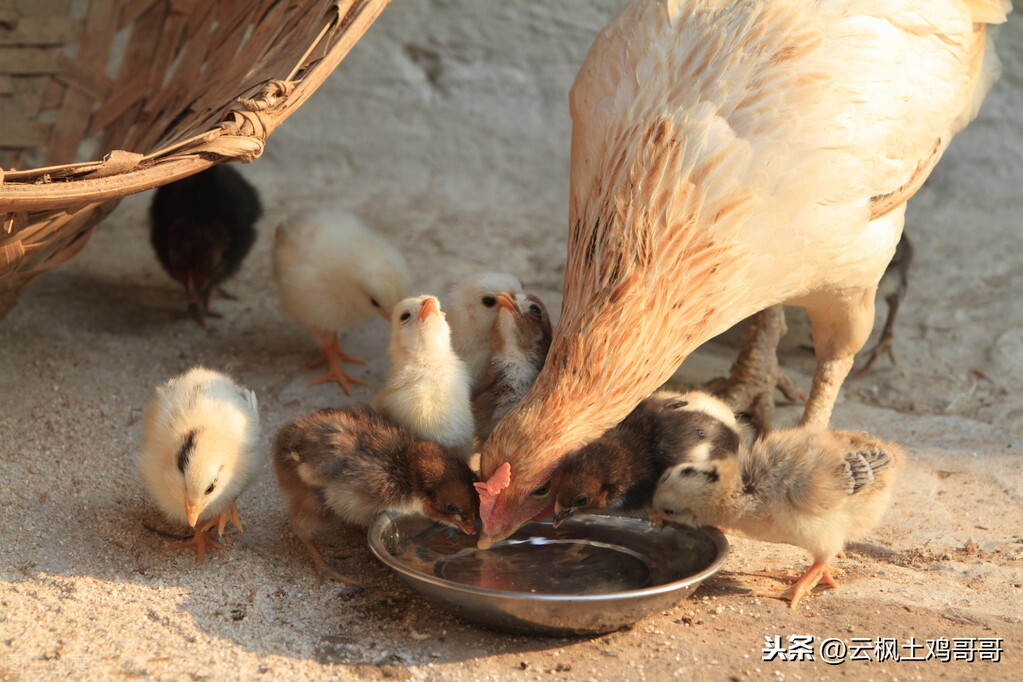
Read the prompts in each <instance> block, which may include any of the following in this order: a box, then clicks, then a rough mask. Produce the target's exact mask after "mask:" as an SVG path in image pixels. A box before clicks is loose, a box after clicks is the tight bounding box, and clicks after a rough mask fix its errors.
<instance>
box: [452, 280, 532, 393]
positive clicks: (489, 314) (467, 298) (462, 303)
mask: <svg viewBox="0 0 1023 682" xmlns="http://www.w3.org/2000/svg"><path fill="white" fill-rule="evenodd" d="M502 291H504V292H506V293H509V294H516V293H521V292H522V282H520V281H519V278H518V277H516V276H515V275H509V274H506V273H503V272H479V273H476V274H474V275H470V276H469V277H466V278H465V279H464V280H462V281H461V282H459V283H458V284H456V285H455V286H454V287H452V289H451V292H450V293H449V294H448V298H447V301H446V302H445V304H444V309H445V310H446V311H447V320H448V325H449V326H450V327H451V346H452V348H454V349H455V352H456V353H458V357H460V358H462V361H463V362H465V368H466V371H467V372H468V373H469V385H470V388H471V389H472V390H473V391H475V390H476V389H477V388H478V387H479V385H480V382H482V381H483V376H484V375H485V374H486V373H487V367H488V365H489V364H490V357H491V355H492V353H493V351H492V350H491V348H490V330H491V329H492V328H493V326H494V320H496V319H497V311H498V306H497V295H498V294H499V293H501V292H502Z"/></svg>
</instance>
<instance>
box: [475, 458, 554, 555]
mask: <svg viewBox="0 0 1023 682" xmlns="http://www.w3.org/2000/svg"><path fill="white" fill-rule="evenodd" d="M483 473H484V475H483V477H482V478H483V479H484V480H483V482H482V483H476V484H475V485H476V491H477V492H478V493H479V496H480V520H481V521H482V525H483V529H482V531H481V532H480V539H479V547H480V548H481V549H486V548H487V547H490V546H491V545H492V544H494V543H495V542H498V541H500V540H503V539H504V538H506V537H508V536H509V535H511V534H512V533H514V532H515V531H516V530H517V529H518V528H519V526H521V525H522V524H524V523H528V522H529V521H532V520H533V519H542V518H545V517H547V516H550V515H551V514H552V513H554V499H553V497H552V495H551V477H552V474H553V467H550V468H547V469H544V470H542V471H539V472H533V471H531V470H529V469H528V468H524V469H520V470H519V472H518V473H517V474H516V471H515V470H513V468H512V465H511V462H509V461H507V460H505V461H504V462H502V463H501V464H500V465H499V466H498V467H497V468H496V469H494V470H493V471H490V472H489V473H487V471H486V469H485V468H484V469H483Z"/></svg>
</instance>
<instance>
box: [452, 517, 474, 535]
mask: <svg viewBox="0 0 1023 682" xmlns="http://www.w3.org/2000/svg"><path fill="white" fill-rule="evenodd" d="M455 527H456V528H458V530H460V531H462V532H463V533H465V534H466V535H476V520H475V519H473V520H469V519H467V518H465V517H463V516H456V517H455Z"/></svg>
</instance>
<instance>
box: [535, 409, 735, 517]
mask: <svg viewBox="0 0 1023 682" xmlns="http://www.w3.org/2000/svg"><path fill="white" fill-rule="evenodd" d="M741 437H742V434H741V432H740V428H739V424H738V422H737V421H736V419H735V416H734V414H733V413H732V411H731V409H730V408H729V407H728V406H727V405H725V403H723V402H721V401H720V400H718V399H717V398H714V397H713V396H711V395H709V394H707V393H703V392H701V391H692V392H690V393H682V394H678V393H671V392H669V391H661V392H658V393H655V394H653V395H652V396H650V397H649V398H647V399H645V400H643V401H642V402H641V403H640V404H639V405H637V406H636V408H635V409H634V410H633V411H632V412H630V413H629V416H627V417H626V418H625V419H624V420H623V421H622V422H621V423H620V424H619V425H618V426H616V427H614V428H612V429H609V430H608V431H606V432H605V433H604V435H603V436H601V437H600V438H598V439H597V440H595V441H593V442H592V443H589V444H588V445H586V446H584V447H582V448H581V449H579V450H578V451H577V452H576V453H575V454H574V455H573V456H571V457H570V458H569V459H568V460H566V461H565V463H564V464H563V465H562V466H561V468H560V469H559V470H558V471H557V472H556V473H555V475H554V477H553V479H552V491H553V494H554V500H555V502H554V525H555V526H558V525H560V524H561V523H562V522H563V521H565V520H566V519H567V518H569V517H570V516H572V515H573V514H576V513H579V512H585V511H598V510H600V509H613V510H615V511H616V512H621V513H625V514H635V513H637V512H642V511H645V510H646V509H647V508H648V507H649V506H650V503H651V501H652V499H653V495H654V489H655V488H656V487H657V481H658V479H659V478H660V477H661V474H662V473H663V472H664V470H665V469H667V468H668V467H670V466H674V465H675V464H681V463H683V462H702V461H707V460H713V459H720V458H722V457H727V456H730V455H734V454H735V453H736V452H737V451H738V449H739V442H740V439H741Z"/></svg>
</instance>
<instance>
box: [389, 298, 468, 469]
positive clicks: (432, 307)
mask: <svg viewBox="0 0 1023 682" xmlns="http://www.w3.org/2000/svg"><path fill="white" fill-rule="evenodd" d="M387 354H388V356H389V357H390V360H391V371H390V374H388V376H387V382H386V383H385V384H384V387H383V388H382V389H381V390H380V392H379V393H377V395H376V396H374V398H373V401H372V403H371V405H372V406H373V409H375V410H377V411H378V412H380V413H381V414H383V415H385V416H387V417H389V418H390V419H391V420H393V421H394V422H395V423H397V424H399V425H401V426H404V427H405V428H406V429H408V430H409V431H411V432H412V433H414V434H415V435H416V436H418V437H419V438H423V439H425V440H432V441H434V442H436V443H440V444H441V445H443V446H444V447H445V448H448V449H449V450H451V451H452V452H453V453H454V454H456V455H457V456H459V457H464V458H465V459H468V458H469V456H470V455H471V454H472V434H473V420H472V407H471V405H470V402H469V380H468V375H467V372H466V369H465V363H464V362H462V360H461V359H459V357H458V355H456V354H455V351H454V350H453V349H452V348H451V331H450V329H449V328H448V323H447V322H446V321H445V319H444V313H443V312H442V311H441V309H440V303H439V302H438V301H437V297H435V296H416V297H413V298H407V299H405V300H404V301H402V302H401V303H399V304H398V305H396V306H395V307H394V312H393V313H392V315H391V343H390V346H389V347H388V349H387Z"/></svg>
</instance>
